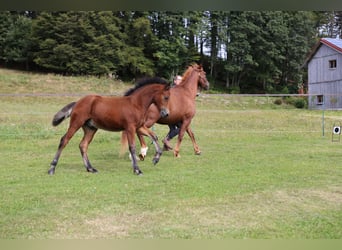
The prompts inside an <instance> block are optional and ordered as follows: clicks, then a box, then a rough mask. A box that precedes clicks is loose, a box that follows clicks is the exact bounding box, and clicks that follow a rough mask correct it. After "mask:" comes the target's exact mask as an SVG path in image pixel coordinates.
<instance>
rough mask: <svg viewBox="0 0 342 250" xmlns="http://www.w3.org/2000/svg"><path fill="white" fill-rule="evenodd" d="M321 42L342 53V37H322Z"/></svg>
mask: <svg viewBox="0 0 342 250" xmlns="http://www.w3.org/2000/svg"><path fill="white" fill-rule="evenodd" d="M320 42H321V43H323V44H325V45H327V46H329V47H330V48H332V49H334V50H336V51H338V52H340V53H342V39H339V38H322V39H321V40H320Z"/></svg>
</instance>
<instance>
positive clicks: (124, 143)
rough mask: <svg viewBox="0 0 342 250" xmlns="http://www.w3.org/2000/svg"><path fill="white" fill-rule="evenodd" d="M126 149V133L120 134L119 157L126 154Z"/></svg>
mask: <svg viewBox="0 0 342 250" xmlns="http://www.w3.org/2000/svg"><path fill="white" fill-rule="evenodd" d="M127 148H128V139H127V133H126V131H122V132H121V150H120V156H123V154H124V153H126V151H127Z"/></svg>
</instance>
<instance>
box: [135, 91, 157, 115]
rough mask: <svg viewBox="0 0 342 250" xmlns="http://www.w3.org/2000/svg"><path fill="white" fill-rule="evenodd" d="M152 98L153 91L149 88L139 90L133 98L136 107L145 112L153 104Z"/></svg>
mask: <svg viewBox="0 0 342 250" xmlns="http://www.w3.org/2000/svg"><path fill="white" fill-rule="evenodd" d="M153 97H154V90H152V89H151V88H143V89H141V92H140V93H139V94H137V95H136V96H135V99H134V102H135V104H136V105H138V106H140V107H143V108H144V109H146V110H147V109H148V107H149V106H150V105H151V104H152V102H153ZM132 100H133V99H132Z"/></svg>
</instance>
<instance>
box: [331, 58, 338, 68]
mask: <svg viewBox="0 0 342 250" xmlns="http://www.w3.org/2000/svg"><path fill="white" fill-rule="evenodd" d="M336 66H337V63H336V59H335V60H329V69H336Z"/></svg>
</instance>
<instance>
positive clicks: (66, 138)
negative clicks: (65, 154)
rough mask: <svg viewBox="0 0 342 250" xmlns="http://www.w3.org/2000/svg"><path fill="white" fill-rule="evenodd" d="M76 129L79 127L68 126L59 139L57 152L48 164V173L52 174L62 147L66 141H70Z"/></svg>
mask: <svg viewBox="0 0 342 250" xmlns="http://www.w3.org/2000/svg"><path fill="white" fill-rule="evenodd" d="M78 129H79V127H69V129H68V131H67V132H66V133H65V135H64V136H63V137H62V138H61V141H60V143H59V146H58V150H57V153H56V155H55V157H54V158H53V160H52V162H51V164H50V169H49V171H48V174H49V175H53V174H54V173H55V170H56V166H57V163H58V160H59V157H60V156H61V154H62V151H63V149H64V148H65V146H66V145H67V144H68V142H69V141H70V139H71V138H72V137H73V135H74V134H75V133H76V131H77V130H78Z"/></svg>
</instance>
